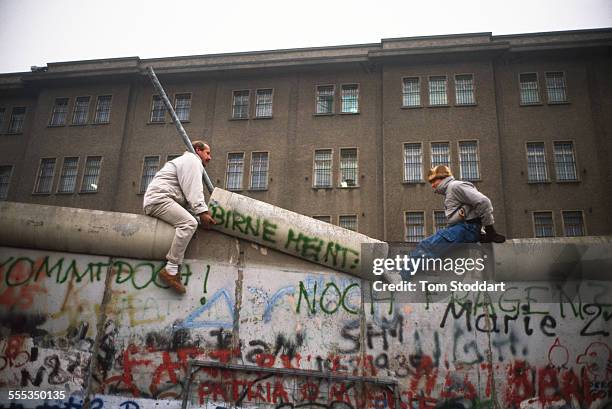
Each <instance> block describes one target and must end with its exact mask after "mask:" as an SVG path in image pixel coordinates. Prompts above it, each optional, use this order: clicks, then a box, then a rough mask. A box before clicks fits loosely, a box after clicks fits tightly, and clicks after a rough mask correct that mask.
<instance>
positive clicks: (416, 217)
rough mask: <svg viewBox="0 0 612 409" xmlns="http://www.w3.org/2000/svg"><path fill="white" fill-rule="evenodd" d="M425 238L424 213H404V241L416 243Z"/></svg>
mask: <svg viewBox="0 0 612 409" xmlns="http://www.w3.org/2000/svg"><path fill="white" fill-rule="evenodd" d="M424 238H425V213H423V212H406V241H407V242H410V243H418V242H419V241H421V240H423V239H424Z"/></svg>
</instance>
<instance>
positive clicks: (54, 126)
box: [47, 124, 66, 128]
mask: <svg viewBox="0 0 612 409" xmlns="http://www.w3.org/2000/svg"><path fill="white" fill-rule="evenodd" d="M64 126H66V124H61V125H47V128H62V127H64Z"/></svg>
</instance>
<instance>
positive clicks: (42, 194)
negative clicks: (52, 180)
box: [32, 192, 52, 196]
mask: <svg viewBox="0 0 612 409" xmlns="http://www.w3.org/2000/svg"><path fill="white" fill-rule="evenodd" d="M51 195H52V193H51V192H49V193H43V192H33V193H32V196H51Z"/></svg>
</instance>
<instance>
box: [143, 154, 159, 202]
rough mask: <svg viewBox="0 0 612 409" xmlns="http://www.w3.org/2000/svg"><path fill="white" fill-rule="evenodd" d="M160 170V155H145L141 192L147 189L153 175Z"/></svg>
mask: <svg viewBox="0 0 612 409" xmlns="http://www.w3.org/2000/svg"><path fill="white" fill-rule="evenodd" d="M158 170H159V156H145V157H144V161H143V162H142V179H141V180H140V193H144V192H146V191H147V187H149V183H151V181H152V180H153V176H155V174H156V173H157V171H158Z"/></svg>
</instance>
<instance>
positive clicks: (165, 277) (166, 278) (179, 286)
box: [159, 267, 187, 294]
mask: <svg viewBox="0 0 612 409" xmlns="http://www.w3.org/2000/svg"><path fill="white" fill-rule="evenodd" d="M159 278H161V280H162V281H163V282H164V283H166V284H168V285H169V286H170V288H172V289H173V290H174V291H176V292H177V293H179V294H185V293H186V292H187V289H186V288H185V286H184V285H183V283H181V278H180V273H177V274H176V275H170V274H169V273H168V271H166V268H165V267H164V268H162V269H161V270H160V271H159Z"/></svg>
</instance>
